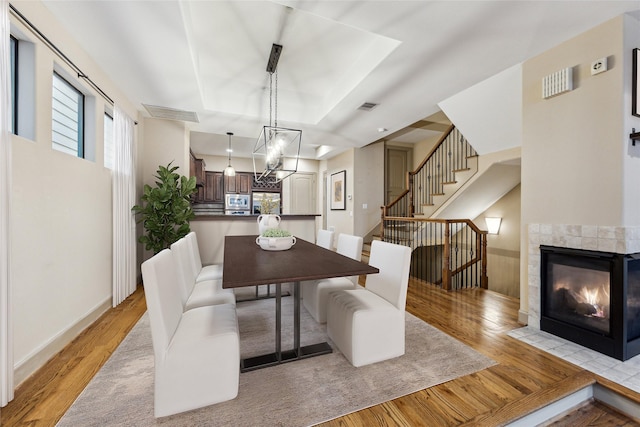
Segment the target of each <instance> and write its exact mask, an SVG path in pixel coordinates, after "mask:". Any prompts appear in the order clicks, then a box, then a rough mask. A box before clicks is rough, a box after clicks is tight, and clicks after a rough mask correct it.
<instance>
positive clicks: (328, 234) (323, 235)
mask: <svg viewBox="0 0 640 427" xmlns="http://www.w3.org/2000/svg"><path fill="white" fill-rule="evenodd" d="M333 234H334V232H333V231H329V230H324V229H322V228H321V229H319V230H318V237H317V238H316V245H318V246H320V247H322V248H325V249H329V250H333Z"/></svg>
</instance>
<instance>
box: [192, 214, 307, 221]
mask: <svg viewBox="0 0 640 427" xmlns="http://www.w3.org/2000/svg"><path fill="white" fill-rule="evenodd" d="M258 216H259V215H214V214H200V215H196V216H195V218H193V219H192V220H191V221H224V220H229V219H230V220H234V221H237V220H245V221H254V222H255V221H256V220H257V218H258ZM317 216H320V214H281V215H280V218H282V219H309V218H315V217H317Z"/></svg>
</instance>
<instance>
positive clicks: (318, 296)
mask: <svg viewBox="0 0 640 427" xmlns="http://www.w3.org/2000/svg"><path fill="white" fill-rule="evenodd" d="M336 252H338V253H339V254H340V255H344V256H347V257H349V258H353V259H355V260H356V261H360V259H361V257H362V237H360V236H353V235H351V234H344V233H340V234H339V235H338V244H337V246H336ZM357 283H358V278H357V277H356V276H352V277H332V278H330V279H323V280H318V281H316V282H310V283H303V284H301V287H302V302H303V304H304V307H305V308H306V309H307V311H308V312H309V314H311V316H312V317H313V318H314V319H315V320H316V322H318V323H326V321H327V297H328V295H329V293H330V292H333V291H336V290H339V289H354V288H355V286H356V284H357Z"/></svg>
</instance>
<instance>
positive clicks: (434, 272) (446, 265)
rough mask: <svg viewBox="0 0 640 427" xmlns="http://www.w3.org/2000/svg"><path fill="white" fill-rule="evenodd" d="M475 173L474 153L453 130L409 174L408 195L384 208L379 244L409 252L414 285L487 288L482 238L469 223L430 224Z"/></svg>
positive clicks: (440, 221) (483, 234)
mask: <svg viewBox="0 0 640 427" xmlns="http://www.w3.org/2000/svg"><path fill="white" fill-rule="evenodd" d="M477 171H478V155H477V153H476V151H475V150H474V149H473V147H471V145H470V144H469V143H468V142H467V140H466V138H464V136H463V135H462V134H461V133H460V132H459V131H458V130H457V129H456V128H455V127H454V126H451V127H449V129H447V131H446V132H445V133H444V134H443V136H442V137H441V138H440V140H439V141H438V142H437V143H436V145H435V146H434V148H433V150H432V151H431V152H430V153H429V154H428V155H427V156H426V157H425V159H424V160H423V162H422V163H421V164H420V165H419V166H418V167H417V168H416V170H415V171H413V172H409V173H408V174H407V183H408V185H407V187H408V188H407V190H405V192H403V193H402V194H401V195H400V196H399V197H398V198H397V199H396V200H394V201H393V202H392V203H391V204H389V205H387V206H383V207H382V222H381V233H380V239H381V240H384V241H389V242H392V243H396V244H401V245H405V246H409V247H411V248H412V251H413V253H412V263H411V276H412V277H414V278H415V279H417V280H419V281H423V282H427V283H431V284H436V285H439V286H441V287H442V288H444V289H460V288H467V287H478V286H480V287H483V288H486V287H487V276H486V232H485V231H483V230H480V229H478V227H477V226H476V225H475V224H473V222H472V221H471V220H470V219H455V220H447V219H432V218H431V217H432V215H433V214H434V213H435V212H436V211H437V210H438V209H439V208H440V207H441V206H442V205H443V204H444V203H445V202H447V200H449V199H450V198H451V197H452V196H453V195H454V194H455V193H456V192H457V191H458V190H459V189H460V188H461V187H463V186H464V185H465V183H467V182H468V181H469V180H470V179H471V177H473V175H475V174H476V173H477ZM369 248H370V246H368V245H365V246H364V248H363V261H366V260H368V250H369Z"/></svg>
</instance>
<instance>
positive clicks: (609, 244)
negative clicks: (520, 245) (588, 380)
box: [509, 224, 640, 392]
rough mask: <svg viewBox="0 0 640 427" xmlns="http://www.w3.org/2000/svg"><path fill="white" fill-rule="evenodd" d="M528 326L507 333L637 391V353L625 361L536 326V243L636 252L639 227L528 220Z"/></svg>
mask: <svg viewBox="0 0 640 427" xmlns="http://www.w3.org/2000/svg"><path fill="white" fill-rule="evenodd" d="M527 231H528V240H529V245H528V246H529V248H528V249H529V252H528V254H529V255H528V256H529V259H528V261H529V263H528V264H529V269H528V287H529V307H528V309H529V313H528V326H526V327H524V328H521V329H516V330H514V331H512V332H511V333H510V334H509V335H510V336H512V337H513V338H516V339H519V340H521V341H524V342H527V343H529V344H531V345H533V346H534V347H538V348H540V349H541V350H544V351H546V352H548V353H551V354H553V355H555V356H557V357H560V358H562V359H564V360H567V361H568V362H571V363H573V364H575V365H578V366H581V367H582V368H584V369H587V370H589V371H591V372H594V373H596V374H598V375H601V376H603V377H605V378H608V379H610V380H612V381H614V382H617V383H618V384H621V385H623V386H626V387H627V388H630V389H631V390H635V391H637V392H640V355H638V356H635V357H633V358H631V359H629V360H627V361H625V362H621V361H618V360H616V359H614V358H611V357H609V356H605V355H603V354H600V353H598V352H596V351H594V350H590V349H588V348H586V347H582V346H579V345H578V344H574V343H572V342H569V341H567V340H564V339H562V338H559V337H556V336H554V335H552V334H549V333H547V332H543V331H541V330H540V245H548V246H557V247H562V248H572V249H585V250H593V251H602V252H613V253H619V254H632V253H636V252H640V227H611V226H597V225H566V224H560V225H557V224H530V225H529V227H528V230H527Z"/></svg>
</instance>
